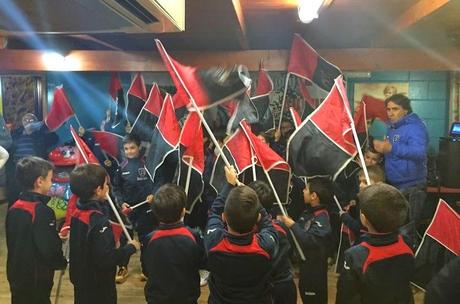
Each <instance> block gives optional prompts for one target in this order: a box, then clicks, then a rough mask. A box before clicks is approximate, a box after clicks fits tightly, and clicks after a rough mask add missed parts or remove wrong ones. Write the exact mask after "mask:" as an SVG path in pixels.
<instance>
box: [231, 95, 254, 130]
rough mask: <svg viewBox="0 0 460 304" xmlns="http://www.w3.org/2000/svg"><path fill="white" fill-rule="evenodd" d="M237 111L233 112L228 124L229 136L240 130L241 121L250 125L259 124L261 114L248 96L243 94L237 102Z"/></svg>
mask: <svg viewBox="0 0 460 304" xmlns="http://www.w3.org/2000/svg"><path fill="white" fill-rule="evenodd" d="M235 105H236V109H234V110H233V113H232V115H231V116H230V119H229V120H228V122H227V134H232V133H233V132H234V131H235V130H237V129H238V128H239V125H240V121H242V120H246V121H247V122H248V123H249V124H257V122H259V114H258V111H257V108H256V106H255V105H254V103H253V101H252V99H251V98H249V96H248V95H247V94H243V95H242V96H240V97H239V98H237V99H236V100H235Z"/></svg>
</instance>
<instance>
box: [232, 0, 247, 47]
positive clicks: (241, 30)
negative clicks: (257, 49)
mask: <svg viewBox="0 0 460 304" xmlns="http://www.w3.org/2000/svg"><path fill="white" fill-rule="evenodd" d="M232 4H233V9H234V10H235V14H236V19H237V20H236V21H237V24H238V29H237V32H238V33H237V34H238V40H239V42H240V46H241V48H242V49H243V50H247V49H248V48H249V42H248V35H247V32H246V21H245V20H244V13H243V8H242V6H241V2H240V0H232Z"/></svg>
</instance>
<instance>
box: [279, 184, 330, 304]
mask: <svg viewBox="0 0 460 304" xmlns="http://www.w3.org/2000/svg"><path fill="white" fill-rule="evenodd" d="M331 189H332V185H331V183H330V181H329V180H327V179H325V178H314V179H311V180H310V181H309V182H308V185H307V187H305V189H304V190H303V197H304V202H305V204H307V209H306V210H305V211H304V212H303V213H302V214H301V215H300V217H299V220H298V221H297V222H294V220H293V219H291V218H290V217H288V216H278V219H279V220H280V221H281V222H282V223H283V224H284V225H286V226H287V227H288V228H290V229H291V230H292V232H293V233H294V236H295V238H296V239H297V240H298V242H299V244H300V247H301V248H302V250H303V253H304V254H305V258H306V260H305V261H304V262H302V263H301V264H300V278H299V291H300V296H301V298H302V302H303V303H320V304H326V303H327V256H328V251H329V249H330V246H331V225H330V221H329V213H328V211H327V209H326V208H327V206H328V205H330V204H331V201H332V191H331Z"/></svg>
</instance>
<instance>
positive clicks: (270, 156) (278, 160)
mask: <svg viewBox="0 0 460 304" xmlns="http://www.w3.org/2000/svg"><path fill="white" fill-rule="evenodd" d="M240 126H241V128H242V130H243V131H244V133H245V135H246V137H247V138H248V140H249V142H250V144H251V147H252V149H253V150H254V154H255V157H256V158H257V163H258V164H259V165H260V166H261V167H262V168H263V169H264V170H265V171H270V170H272V169H281V170H286V171H290V170H291V168H290V167H289V165H288V163H287V162H286V161H285V160H284V159H283V158H282V157H281V156H279V155H278V154H277V153H276V152H275V151H273V150H272V149H271V148H270V146H269V145H268V144H266V143H264V142H262V141H261V140H260V139H259V138H258V137H257V136H256V135H255V134H254V133H252V131H251V127H250V126H249V125H248V124H247V122H246V121H244V120H243V121H241V122H240Z"/></svg>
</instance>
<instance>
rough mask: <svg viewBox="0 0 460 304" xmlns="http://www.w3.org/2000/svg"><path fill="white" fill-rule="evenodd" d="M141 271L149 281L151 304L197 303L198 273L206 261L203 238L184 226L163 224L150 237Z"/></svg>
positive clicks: (180, 224)
mask: <svg viewBox="0 0 460 304" xmlns="http://www.w3.org/2000/svg"><path fill="white" fill-rule="evenodd" d="M147 242H148V243H147V244H146V245H145V246H146V248H147V249H146V250H145V253H144V254H143V256H142V269H143V271H144V273H145V274H146V276H147V277H148V280H147V284H146V285H145V298H146V300H147V302H148V303H158V304H161V303H165V304H166V303H168V304H169V303H171V304H174V303H178V304H179V303H180V304H188V303H196V302H197V300H198V298H199V296H200V275H199V272H198V271H199V269H200V268H201V267H202V266H203V264H204V260H205V254H204V249H203V245H202V239H201V236H200V235H199V233H198V232H197V231H194V230H192V229H190V228H188V227H185V226H184V224H183V223H182V222H181V223H175V224H163V223H160V226H159V228H158V230H155V231H153V232H152V233H151V234H150V235H149V236H148V241H147Z"/></svg>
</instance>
